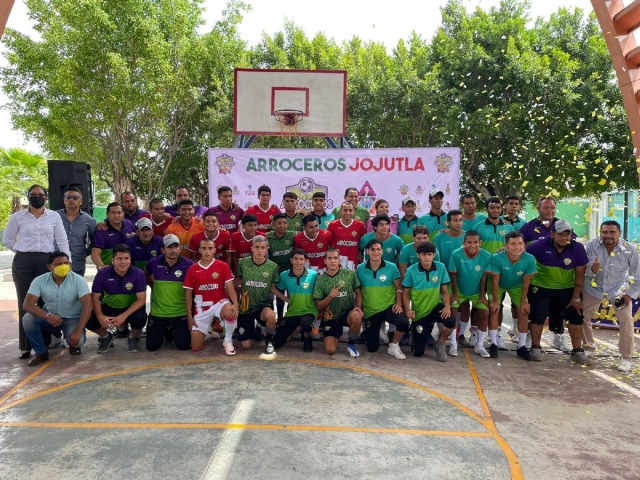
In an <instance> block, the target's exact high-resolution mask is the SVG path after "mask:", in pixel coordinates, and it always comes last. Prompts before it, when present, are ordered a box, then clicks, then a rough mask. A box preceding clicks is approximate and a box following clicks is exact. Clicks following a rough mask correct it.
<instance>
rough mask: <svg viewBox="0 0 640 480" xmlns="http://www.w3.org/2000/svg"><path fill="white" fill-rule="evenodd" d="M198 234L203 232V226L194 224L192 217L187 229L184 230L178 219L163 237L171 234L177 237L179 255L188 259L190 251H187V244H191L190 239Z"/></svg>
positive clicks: (197, 223) (194, 220)
mask: <svg viewBox="0 0 640 480" xmlns="http://www.w3.org/2000/svg"><path fill="white" fill-rule="evenodd" d="M200 232H204V225H202V223H200V222H196V219H195V217H193V218H192V219H191V224H190V225H189V228H184V226H183V225H182V222H181V221H180V219H178V221H177V222H176V223H173V224H171V225H169V226H168V227H167V230H166V232H165V236H167V235H171V234H173V235H175V236H176V237H178V240H180V254H181V255H183V256H186V257H190V256H191V251H190V250H189V244H190V242H191V238H192V237H193V236H194V235H196V234H198V233H200Z"/></svg>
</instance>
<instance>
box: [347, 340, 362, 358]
mask: <svg viewBox="0 0 640 480" xmlns="http://www.w3.org/2000/svg"><path fill="white" fill-rule="evenodd" d="M347 352H349V355H351V358H358V357H359V356H360V352H359V351H358V349H357V348H356V345H355V343H347Z"/></svg>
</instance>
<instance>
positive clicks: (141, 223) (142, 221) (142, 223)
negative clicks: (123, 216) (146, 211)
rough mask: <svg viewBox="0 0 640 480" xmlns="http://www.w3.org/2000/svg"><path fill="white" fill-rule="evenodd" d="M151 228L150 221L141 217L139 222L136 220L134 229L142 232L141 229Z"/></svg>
mask: <svg viewBox="0 0 640 480" xmlns="http://www.w3.org/2000/svg"><path fill="white" fill-rule="evenodd" d="M145 227H146V228H153V225H152V224H151V219H149V218H147V217H142V218H141V219H140V220H138V221H137V222H136V228H137V229H138V230H142V229H143V228H145Z"/></svg>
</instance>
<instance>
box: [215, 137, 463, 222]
mask: <svg viewBox="0 0 640 480" xmlns="http://www.w3.org/2000/svg"><path fill="white" fill-rule="evenodd" d="M459 178H460V149H459V148H399V149H371V150H368V149H313V150H298V149H289V150H267V149H264V150H260V149H249V148H246V149H245V148H211V149H209V199H210V200H209V203H210V205H211V206H213V205H217V204H218V203H219V202H218V194H217V189H218V187H220V186H222V185H226V186H228V187H231V189H232V190H233V197H234V201H236V202H237V203H238V204H239V205H240V206H241V207H242V208H244V209H245V210H246V209H247V207H249V206H251V205H256V204H257V203H258V187H260V186H261V185H268V186H269V187H271V192H272V193H271V200H272V201H271V203H272V204H276V205H280V206H281V208H282V195H283V194H284V193H285V192H294V193H296V194H297V195H298V210H305V211H309V210H311V208H312V207H311V197H312V196H313V194H314V193H315V192H318V191H320V192H324V193H325V194H326V198H327V210H328V211H331V210H333V208H335V207H336V206H338V205H340V204H341V203H342V202H343V201H344V192H345V190H346V189H347V187H355V188H357V189H358V192H359V193H360V205H362V206H363V207H365V208H368V209H369V211H370V212H371V213H372V214H373V213H375V211H374V207H373V205H374V203H375V201H376V200H377V199H379V198H383V199H385V200H386V201H387V202H388V203H389V210H390V215H394V214H398V215H400V216H402V209H401V205H402V199H404V198H406V197H407V196H411V197H414V198H415V199H416V201H417V207H418V208H417V212H416V214H417V215H418V216H421V215H424V214H426V213H427V212H428V211H429V208H430V207H429V192H431V191H434V190H441V191H442V192H443V193H444V205H443V208H444V209H445V210H451V209H455V208H458V206H459V205H458V202H459Z"/></svg>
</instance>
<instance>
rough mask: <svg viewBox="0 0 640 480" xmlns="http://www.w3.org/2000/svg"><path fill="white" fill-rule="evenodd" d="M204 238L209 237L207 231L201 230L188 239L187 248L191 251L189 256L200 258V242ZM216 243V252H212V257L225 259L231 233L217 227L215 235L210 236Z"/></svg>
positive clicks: (224, 260)
mask: <svg viewBox="0 0 640 480" xmlns="http://www.w3.org/2000/svg"><path fill="white" fill-rule="evenodd" d="M205 238H209V236H207V233H206V232H205V231H204V230H203V231H202V232H200V233H196V234H195V235H194V236H193V237H191V240H189V250H190V251H191V258H194V259H199V258H200V242H201V241H202V240H204V239H205ZM210 240H213V243H215V245H216V253H214V254H213V258H215V259H216V260H222V261H223V262H226V261H227V252H228V251H229V247H230V244H231V234H230V233H229V232H227V231H226V230H221V229H218V231H217V232H216V235H215V237H212V238H210Z"/></svg>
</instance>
